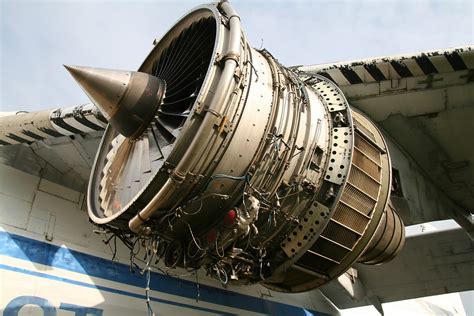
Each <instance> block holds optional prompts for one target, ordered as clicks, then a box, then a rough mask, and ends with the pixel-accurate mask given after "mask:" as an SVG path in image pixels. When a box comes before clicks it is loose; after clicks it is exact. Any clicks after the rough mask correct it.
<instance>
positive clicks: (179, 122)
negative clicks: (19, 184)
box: [69, 2, 404, 292]
mask: <svg viewBox="0 0 474 316" xmlns="http://www.w3.org/2000/svg"><path fill="white" fill-rule="evenodd" d="M69 70H70V71H71V72H72V73H73V76H75V77H78V74H77V73H76V74H74V72H76V71H75V70H71V69H69ZM81 71H82V72H84V71H86V72H89V74H88V75H87V76H86V77H87V78H90V77H91V76H92V74H94V76H95V74H96V73H97V71H96V70H93V71H90V70H89V69H80V70H79V72H81ZM138 71H139V72H138V73H143V74H146V75H147V76H148V77H155V78H159V79H158V80H157V81H156V82H158V83H157V84H154V87H158V89H157V91H164V88H163V87H164V84H162V83H161V82H165V83H166V95H164V92H159V93H155V95H154V96H153V98H150V99H149V101H147V102H145V103H140V102H136V101H132V100H137V99H136V98H135V99H130V101H127V102H126V104H127V106H126V109H127V111H129V112H128V113H145V114H146V115H144V116H141V117H142V118H144V119H143V120H142V123H140V124H135V123H133V122H132V121H133V119H132V118H131V116H130V121H131V123H130V124H131V125H132V126H134V127H133V128H132V130H133V132H132V133H128V132H124V129H125V128H126V126H127V124H128V116H123V117H122V118H121V119H120V120H119V122H118V123H117V122H115V123H114V122H113V120H112V119H111V120H110V125H108V127H107V128H106V131H105V133H104V136H103V139H102V142H101V145H100V148H99V151H98V154H97V157H96V161H95V164H94V167H93V170H92V174H91V178H90V182H89V188H88V211H89V216H90V218H91V220H92V221H94V222H95V223H96V224H97V225H99V226H102V227H104V229H107V230H109V231H111V232H113V233H115V234H116V235H118V236H119V237H120V238H121V239H122V240H124V241H125V243H126V244H129V245H132V244H134V240H135V241H136V240H137V239H138V240H139V239H143V240H147V241H149V240H152V241H153V243H152V245H154V247H155V246H156V249H154V250H153V251H154V252H155V253H156V254H157V256H159V257H160V258H163V261H164V264H165V265H166V266H167V267H169V268H175V267H181V268H187V269H199V268H204V269H206V270H207V271H208V273H209V274H210V275H211V276H213V277H215V278H216V279H217V280H220V281H221V282H222V283H238V284H253V283H261V284H263V285H265V286H266V287H268V288H271V289H274V290H278V291H284V292H301V291H307V290H310V289H313V288H316V287H319V286H321V285H323V284H325V283H327V282H329V281H330V280H332V279H334V278H337V277H338V276H339V275H341V274H342V273H344V272H345V271H346V270H347V269H348V268H349V267H351V266H352V265H353V264H354V263H355V262H356V261H360V262H365V263H368V264H379V263H383V262H385V261H388V260H390V259H391V258H393V257H394V256H395V255H396V253H397V252H398V251H399V250H400V249H401V247H402V245H403V240H404V235H403V223H402V222H401V220H400V218H399V217H398V215H397V214H396V213H395V212H394V210H393V208H391V207H390V205H389V203H388V202H389V195H390V185H391V164H390V158H389V154H388V150H387V146H386V144H385V141H384V139H383V136H382V134H381V133H380V131H379V130H378V129H377V127H376V126H375V125H374V124H373V123H372V122H371V121H370V120H369V119H368V118H366V117H365V116H364V115H363V114H362V113H359V112H357V111H356V110H355V109H353V108H351V107H349V104H348V102H347V100H346V99H345V97H344V95H343V93H342V92H341V90H340V89H339V88H338V87H337V86H336V85H335V84H334V83H333V82H331V81H330V80H328V79H326V78H324V77H322V76H318V75H306V74H303V73H300V74H295V73H294V72H292V71H290V70H289V69H287V68H285V67H283V66H282V65H280V64H279V63H278V61H277V60H276V59H275V58H274V57H273V56H272V55H271V54H270V53H269V52H267V51H266V50H255V49H253V48H251V47H250V45H249V44H248V42H247V41H246V38H245V34H244V33H243V31H242V29H241V25H240V18H239V16H238V15H237V13H236V12H235V11H234V10H233V8H232V7H231V6H230V5H229V4H228V3H227V2H221V3H218V4H211V5H205V6H201V7H198V8H196V9H195V10H193V11H191V12H190V13H188V14H187V15H186V16H185V17H183V18H182V19H181V20H180V21H179V22H177V24H176V25H175V26H174V27H173V28H172V29H171V30H170V31H169V32H168V33H167V34H166V35H165V36H164V37H163V38H162V39H161V40H160V41H159V42H158V43H156V45H155V47H154V49H153V50H152V52H151V53H150V54H149V56H148V57H147V58H146V60H145V61H144V63H143V65H142V66H141V67H140V69H139V70H138ZM109 75H111V76H112V78H111V79H110V80H109V79H107V78H103V79H101V80H99V81H100V82H99V83H98V84H97V86H95V87H94V86H93V85H92V84H91V85H90V86H88V87H87V88H86V87H85V86H86V84H85V83H84V82H83V83H82V84H81V85H82V86H83V88H84V90H86V91H87V93H88V95H89V96H91V99H92V100H93V101H94V100H95V102H97V103H98V104H100V105H98V106H99V107H101V109H102V110H103V111H104V112H105V113H106V114H107V115H108V117H110V118H113V114H112V113H113V112H114V111H116V110H117V111H120V109H121V105H120V101H118V100H115V102H112V100H111V99H110V98H102V99H100V97H101V96H103V95H101V96H96V95H97V94H101V90H102V88H100V86H101V85H102V86H106V85H105V83H107V84H109V83H110V82H115V81H117V82H121V81H120V80H116V79H115V78H117V77H119V76H121V75H122V73H119V74H118V75H116V73H115V72H112V73H110V72H109V73H106V72H103V71H102V70H101V73H100V76H105V77H107V76H109ZM93 78H94V77H93ZM76 79H77V78H76ZM94 80H95V79H94ZM148 80H149V81H152V80H151V79H150V78H149V79H148ZM78 81H80V80H78ZM87 81H88V82H89V83H91V82H92V80H87ZM80 83H81V82H80ZM112 86H113V87H112V88H111V89H112V90H113V89H118V87H117V85H112ZM125 89H128V90H130V92H129V93H130V94H132V93H135V92H134V91H131V90H135V89H139V91H138V92H136V93H137V94H138V95H140V94H142V91H143V85H141V86H140V85H139V86H138V87H137V86H136V85H134V84H131V83H128V86H127V87H126V88H125ZM160 89H161V90H160ZM109 90H110V89H109ZM105 91H106V94H107V91H108V90H107V89H105ZM153 91H154V90H153ZM114 93H115V94H116V90H114ZM114 93H111V95H114ZM125 95H126V93H125V92H124V97H123V98H124V99H126V96H125ZM157 96H158V97H157ZM161 96H163V98H162V99H161V101H160V97H161ZM99 99H100V100H99ZM112 99H113V98H112ZM138 99H139V100H141V98H138ZM104 100H105V101H104ZM134 102H136V103H134ZM157 104H158V105H157ZM135 106H136V107H137V109H135ZM145 108H146V110H143V111H142V109H145ZM155 108H156V109H155ZM150 117H151V118H150ZM148 119H149V120H148ZM144 122H148V123H146V124H145V123H144ZM134 124H135V125H134ZM130 135H132V136H133V137H131V136H130Z"/></svg>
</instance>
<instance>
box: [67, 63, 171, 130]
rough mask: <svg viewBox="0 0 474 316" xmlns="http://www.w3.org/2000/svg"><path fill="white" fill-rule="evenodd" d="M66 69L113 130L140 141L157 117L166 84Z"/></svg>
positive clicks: (141, 76) (137, 75)
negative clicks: (139, 138)
mask: <svg viewBox="0 0 474 316" xmlns="http://www.w3.org/2000/svg"><path fill="white" fill-rule="evenodd" d="M64 67H65V68H66V69H67V70H68V71H69V73H70V74H71V75H72V76H73V77H74V79H75V80H76V81H77V83H78V84H79V86H80V87H81V88H82V90H84V92H85V93H86V94H87V96H88V97H89V99H91V101H92V102H93V103H94V104H95V105H96V106H97V107H98V108H99V109H100V111H101V112H102V114H103V115H104V116H105V118H106V119H107V120H108V121H109V123H110V124H111V125H112V127H113V128H115V129H116V130H117V131H118V132H119V133H120V134H122V135H124V136H125V137H130V138H137V137H138V136H140V135H141V134H142V132H143V131H144V130H145V129H146V128H147V126H148V124H149V123H150V121H151V120H152V119H153V117H154V116H155V113H156V111H157V110H158V107H159V105H160V104H161V102H162V99H163V96H164V93H165V83H164V81H163V80H161V79H159V78H157V77H154V76H151V75H149V74H147V73H143V72H135V71H124V70H112V69H102V68H91V67H79V66H68V65H64Z"/></svg>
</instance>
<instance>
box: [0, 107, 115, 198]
mask: <svg viewBox="0 0 474 316" xmlns="http://www.w3.org/2000/svg"><path fill="white" fill-rule="evenodd" d="M106 124H107V121H106V120H105V118H104V117H103V116H102V114H101V113H100V112H99V111H98V110H97V108H96V107H95V106H94V105H93V104H84V105H78V106H72V107H67V108H57V109H53V110H45V111H40V112H32V113H28V112H18V113H3V115H2V116H1V117H0V144H1V145H4V146H0V159H1V162H2V163H4V164H7V165H10V166H12V167H14V168H17V169H19V170H22V171H25V172H28V173H30V174H33V175H37V176H40V175H41V176H44V177H45V179H48V180H50V181H52V182H55V183H58V184H61V185H63V186H66V187H68V188H70V189H73V190H76V191H79V192H85V189H86V187H87V182H88V179H89V174H90V170H91V168H92V164H93V162H94V158H95V154H96V152H97V148H98V146H99V142H100V139H101V137H102V134H103V130H104V128H105V126H106Z"/></svg>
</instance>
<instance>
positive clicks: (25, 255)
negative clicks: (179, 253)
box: [0, 231, 326, 315]
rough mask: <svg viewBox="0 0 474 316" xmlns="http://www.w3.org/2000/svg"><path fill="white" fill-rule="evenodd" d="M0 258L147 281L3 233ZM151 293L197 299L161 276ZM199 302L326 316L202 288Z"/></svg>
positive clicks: (120, 267) (115, 266) (103, 262)
mask: <svg viewBox="0 0 474 316" xmlns="http://www.w3.org/2000/svg"><path fill="white" fill-rule="evenodd" d="M0 245H1V246H0V254H2V255H6V256H10V257H14V258H18V259H22V260H27V261H31V262H34V263H39V264H43V265H47V266H51V267H55V268H61V269H65V270H69V271H72V272H77V273H82V274H87V275H89V276H91V277H98V278H102V279H106V280H110V281H114V282H120V283H124V284H127V285H132V286H137V287H144V286H145V284H146V280H145V277H144V276H142V275H140V274H137V273H135V274H133V273H131V272H130V268H129V266H128V265H126V264H123V263H117V262H112V261H110V260H107V259H104V258H100V257H96V256H92V255H89V254H86V253H82V252H79V251H75V250H71V249H68V248H64V247H59V246H57V245H54V244H51V243H47V242H43V241H38V240H35V239H31V238H26V237H23V236H20V235H16V234H11V233H8V232H5V231H2V232H0ZM150 287H151V290H153V291H158V292H163V293H167V294H171V295H176V296H181V297H186V298H190V299H195V298H196V284H195V283H194V282H190V281H186V280H181V279H177V278H174V277H171V276H167V275H163V274H160V273H153V274H152V284H151V286H150ZM199 292H200V300H201V301H204V302H208V303H213V304H218V305H223V306H228V307H233V308H238V309H244V310H249V311H252V312H257V313H262V314H272V315H308V314H309V315H311V314H312V315H326V314H325V313H320V312H316V311H309V310H307V309H304V308H301V307H297V306H293V305H288V304H283V303H279V302H273V301H269V300H264V299H261V298H257V297H253V296H249V295H245V294H240V293H235V292H231V291H226V290H221V289H217V288H214V287H212V286H207V285H204V284H200V291H199Z"/></svg>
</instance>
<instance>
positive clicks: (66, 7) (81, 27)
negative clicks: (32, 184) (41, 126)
mask: <svg viewBox="0 0 474 316" xmlns="http://www.w3.org/2000/svg"><path fill="white" fill-rule="evenodd" d="M201 3H202V1H194V0H192V1H191V0H187V1H160V0H154V1H143V0H141V1H140V0H139V1H92V0H90V1H85V0H83V1H58V0H56V1H42V0H35V1H32V0H26V1H22V0H16V1H11V0H0V60H1V64H0V96H1V97H0V111H17V110H27V111H38V110H43V109H49V108H55V107H64V106H72V105H77V104H81V103H85V102H88V99H87V97H86V96H85V95H84V94H83V92H82V91H81V89H80V88H79V87H78V86H77V85H76V84H75V82H74V81H73V79H72V78H71V77H70V75H69V74H68V73H67V72H66V70H65V69H64V68H63V67H62V65H63V64H73V65H82V66H92V67H103V68H115V69H128V70H136V69H137V68H138V66H139V65H140V64H141V63H142V61H143V60H144V58H145V57H146V55H147V54H148V52H149V51H150V50H151V48H152V42H153V39H155V38H160V37H161V36H162V35H164V33H165V32H166V31H167V30H168V29H169V28H170V27H171V26H172V25H173V24H174V22H176V21H177V19H178V18H179V17H181V16H182V15H184V14H185V13H186V12H187V11H189V10H191V9H192V8H193V7H195V6H197V5H199V4H201ZM231 3H232V4H233V5H234V7H235V8H236V10H237V12H238V13H239V14H240V15H241V19H242V25H243V28H244V30H245V31H246V34H247V37H248V40H249V42H250V43H251V45H252V46H254V47H257V48H261V47H265V48H267V49H268V50H269V51H270V52H271V53H272V54H273V55H274V56H275V57H276V58H277V59H279V60H280V62H281V63H283V64H284V65H288V66H291V65H301V64H324V63H329V62H337V61H345V60H355V59H361V58H367V57H376V56H384V55H395V54H402V53H413V52H418V51H426V50H436V49H440V48H448V47H456V46H463V45H469V44H473V43H474V39H473V37H474V35H473V32H474V31H473V29H474V25H473V23H474V22H473V14H474V13H473V11H474V5H473V1H456V0H451V1H448V0H446V1H415V0H412V1H358V0H351V1H337V0H336V1H303V0H300V1H288V0H287V1H269V0H267V1H238V0H236V1H231Z"/></svg>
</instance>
